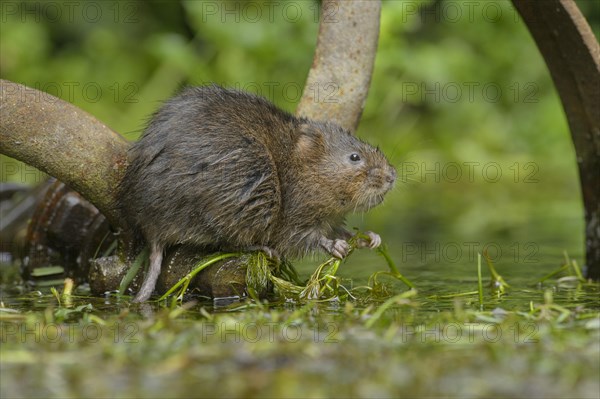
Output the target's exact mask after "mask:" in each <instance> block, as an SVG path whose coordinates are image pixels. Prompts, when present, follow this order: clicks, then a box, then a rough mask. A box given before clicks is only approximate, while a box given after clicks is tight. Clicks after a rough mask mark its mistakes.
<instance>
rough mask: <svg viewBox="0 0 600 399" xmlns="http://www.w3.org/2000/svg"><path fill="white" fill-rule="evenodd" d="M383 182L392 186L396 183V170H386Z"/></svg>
mask: <svg viewBox="0 0 600 399" xmlns="http://www.w3.org/2000/svg"><path fill="white" fill-rule="evenodd" d="M385 181H386V182H388V183H389V184H394V182H395V181H396V169H394V168H388V170H387V173H386V174H385Z"/></svg>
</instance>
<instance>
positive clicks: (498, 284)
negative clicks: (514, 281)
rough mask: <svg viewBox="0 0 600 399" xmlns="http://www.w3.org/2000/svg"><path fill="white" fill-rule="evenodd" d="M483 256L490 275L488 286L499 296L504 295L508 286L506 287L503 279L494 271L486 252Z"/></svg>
mask: <svg viewBox="0 0 600 399" xmlns="http://www.w3.org/2000/svg"><path fill="white" fill-rule="evenodd" d="M483 255H484V256H485V262H486V263H487V265H488V269H489V270H490V273H491V275H492V280H491V282H490V286H491V287H492V289H493V290H494V292H497V293H498V294H499V295H502V294H504V293H505V292H506V289H507V288H510V285H508V283H507V282H506V281H504V278H503V277H502V276H501V275H500V274H499V273H498V272H497V271H496V268H495V267H494V263H493V262H492V260H491V259H490V257H489V256H488V254H487V251H486V252H484V253H483Z"/></svg>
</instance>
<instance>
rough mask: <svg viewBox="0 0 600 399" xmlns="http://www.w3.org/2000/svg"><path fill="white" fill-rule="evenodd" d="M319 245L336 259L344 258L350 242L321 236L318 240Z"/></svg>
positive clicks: (348, 250)
mask: <svg viewBox="0 0 600 399" xmlns="http://www.w3.org/2000/svg"><path fill="white" fill-rule="evenodd" d="M319 245H321V247H323V248H324V249H325V250H326V251H327V252H329V253H330V254H331V255H333V256H335V257H336V258H338V259H344V258H345V257H346V256H348V253H349V252H350V244H348V243H347V242H346V241H345V240H340V239H339V238H337V239H335V240H330V239H328V238H325V237H321V239H320V240H319Z"/></svg>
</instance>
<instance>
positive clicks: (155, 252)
mask: <svg viewBox="0 0 600 399" xmlns="http://www.w3.org/2000/svg"><path fill="white" fill-rule="evenodd" d="M151 248H152V252H151V253H150V266H149V267H148V271H147V272H146V277H145V278H144V282H143V283H142V287H141V288H140V290H139V291H138V293H137V295H136V296H135V298H133V302H135V303H139V302H146V301H147V300H148V299H150V297H151V296H152V293H153V292H154V288H156V281H157V280H158V276H159V274H160V267H161V264H162V258H163V248H162V246H159V245H156V244H152V245H151Z"/></svg>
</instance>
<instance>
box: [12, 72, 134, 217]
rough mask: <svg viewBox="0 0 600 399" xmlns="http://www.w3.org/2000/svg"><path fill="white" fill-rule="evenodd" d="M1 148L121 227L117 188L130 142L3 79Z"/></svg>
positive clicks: (69, 106)
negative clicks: (83, 198) (58, 181)
mask: <svg viewBox="0 0 600 399" xmlns="http://www.w3.org/2000/svg"><path fill="white" fill-rule="evenodd" d="M0 104H1V106H0V152H1V153H2V154H5V155H8V156H10V157H12V158H15V159H18V160H20V161H23V162H25V163H27V164H29V165H32V166H34V167H36V168H38V169H40V170H42V171H44V172H46V173H48V174H49V175H51V176H54V177H56V178H57V179H59V180H61V181H62V182H64V183H65V184H67V185H68V186H69V187H71V188H72V189H74V190H76V191H77V192H79V193H80V194H81V195H83V196H84V197H85V198H86V199H88V200H89V201H90V202H92V203H93V204H94V205H95V206H96V207H97V208H98V209H99V210H100V211H101V212H102V213H103V214H104V215H105V216H106V217H107V218H108V220H109V221H110V222H111V224H112V225H113V226H120V225H121V218H120V217H119V215H118V212H117V210H116V209H115V207H114V199H115V190H116V187H117V185H118V184H119V182H120V181H121V178H122V176H123V172H124V171H125V167H126V166H127V148H128V147H129V143H128V142H127V141H126V140H125V139H124V138H123V137H122V136H120V135H119V134H118V133H115V132H114V131H112V130H111V129H110V128H108V127H107V126H106V125H104V124H103V123H101V122H99V121H98V120H97V119H95V118H94V117H93V116H91V115H89V114H88V113H86V112H84V111H82V110H81V109H79V108H77V107H76V106H74V105H72V104H69V103H67V102H65V101H63V100H60V99H59V98H56V97H54V96H52V95H50V94H47V93H44V92H41V91H38V90H34V89H31V88H29V87H26V86H23V85H20V84H17V83H13V82H9V81H7V80H0Z"/></svg>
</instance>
